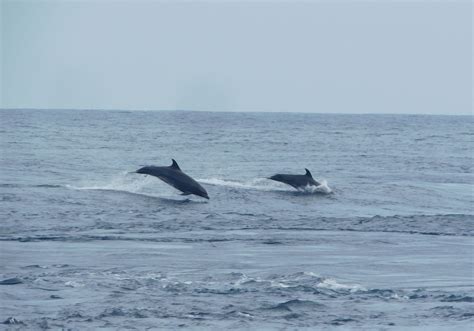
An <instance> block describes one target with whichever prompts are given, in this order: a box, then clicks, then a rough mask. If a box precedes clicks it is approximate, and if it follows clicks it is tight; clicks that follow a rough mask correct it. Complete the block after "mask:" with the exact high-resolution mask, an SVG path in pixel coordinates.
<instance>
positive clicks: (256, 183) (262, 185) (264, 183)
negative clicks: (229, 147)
mask: <svg viewBox="0 0 474 331" xmlns="http://www.w3.org/2000/svg"><path fill="white" fill-rule="evenodd" d="M198 182H200V183H203V184H208V185H216V186H226V187H233V188H241V189H249V190H260V191H275V190H277V191H286V190H287V189H286V188H285V186H284V185H283V184H279V183H276V182H271V181H269V180H267V179H266V178H254V179H251V180H247V181H236V180H225V179H221V178H203V179H198Z"/></svg>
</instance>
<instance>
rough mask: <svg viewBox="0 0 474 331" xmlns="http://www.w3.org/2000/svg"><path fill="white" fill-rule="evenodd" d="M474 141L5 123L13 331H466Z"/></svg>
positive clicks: (61, 117)
mask: <svg viewBox="0 0 474 331" xmlns="http://www.w3.org/2000/svg"><path fill="white" fill-rule="evenodd" d="M473 124H474V121H473V118H472V117H471V116H415V115H324V114H303V113H218V112H215V113H214V112H185V111H174V112H163V111H156V112H153V111H148V112H143V111H87V110H1V111H0V131H1V141H0V144H1V145H0V152H1V173H0V197H1V200H0V201H1V204H0V206H1V209H0V217H1V220H0V280H6V279H11V278H17V280H18V281H19V283H16V284H10V285H0V319H1V321H0V322H4V323H5V324H0V329H2V330H3V329H5V330H7V329H8V330H9V329H12V330H16V329H18V330H23V329H47V328H52V329H61V328H67V329H72V330H87V329H91V330H93V329H101V328H103V329H111V330H114V329H119V328H122V329H132V330H133V329H136V330H143V329H153V328H156V329H177V328H185V329H214V330H223V329H228V328H233V329H289V330H293V329H311V330H314V329H323V330H324V329H328V330H332V329H344V330H346V329H353V330H360V329H376V330H391V329H394V330H397V329H404V330H406V329H409V330H420V329H426V330H445V329H446V330H469V329H470V328H471V327H472V326H473V321H474V310H473V308H474V307H473V301H474V299H473V298H474V294H473V289H474V285H473V265H474V264H473V244H474V241H473V236H474V227H473V220H474V211H473V200H474V198H473V182H474V176H473V170H474V164H473V147H474V144H473V140H474V130H473V129H474V125H473ZM171 158H174V159H176V161H177V162H178V164H179V166H180V167H181V169H182V170H183V171H184V172H185V173H187V174H189V175H190V176H192V177H193V178H195V179H196V180H197V181H199V182H200V183H201V185H202V186H203V187H204V188H205V189H206V190H207V191H208V193H209V196H210V200H209V201H208V200H205V199H202V198H199V197H196V196H181V195H179V193H180V192H178V191H176V190H175V189H174V188H172V187H170V186H168V185H167V184H165V183H164V182H162V181H160V180H159V179H157V178H155V177H152V176H143V175H139V174H135V173H133V171H135V170H136V169H138V168H139V167H140V166H142V165H157V166H166V165H170V164H171ZM304 168H308V169H309V170H310V171H311V172H312V174H313V176H314V178H315V179H316V180H317V181H318V182H320V183H321V184H322V185H321V186H320V187H317V188H314V187H313V188H308V189H307V190H302V191H296V190H294V189H293V188H292V187H290V186H286V185H284V184H282V183H278V182H273V181H270V180H268V179H267V177H269V176H271V175H274V174H276V173H293V174H304V172H305V171H304Z"/></svg>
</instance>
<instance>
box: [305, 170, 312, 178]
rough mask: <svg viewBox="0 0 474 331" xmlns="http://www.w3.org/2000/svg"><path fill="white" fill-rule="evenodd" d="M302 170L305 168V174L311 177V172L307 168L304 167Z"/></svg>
mask: <svg viewBox="0 0 474 331" xmlns="http://www.w3.org/2000/svg"><path fill="white" fill-rule="evenodd" d="M304 170H306V176H308V177H311V178H313V176H312V175H311V172H309V170H308V169H306V168H304Z"/></svg>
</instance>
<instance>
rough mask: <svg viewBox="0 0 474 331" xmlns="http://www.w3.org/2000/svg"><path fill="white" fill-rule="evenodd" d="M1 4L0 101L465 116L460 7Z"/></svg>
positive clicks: (466, 21) (467, 91)
mask: <svg viewBox="0 0 474 331" xmlns="http://www.w3.org/2000/svg"><path fill="white" fill-rule="evenodd" d="M0 1H1V4H2V6H1V20H2V22H1V27H2V33H1V37H2V38H1V42H2V44H1V63H2V72H1V78H2V80H1V83H2V85H1V87H0V91H1V96H0V97H1V102H0V104H1V107H3V108H74V109H77V108H81V109H82V108H86V109H89V108H96V109H149V110H151V109H187V110H219V111H229V110H231V111H290V112H292V111H298V112H317V113H333V112H337V113H432V114H469V113H470V112H471V110H472V102H473V99H472V56H473V54H472V15H473V9H472V3H471V1H441V2H433V1H377V2H376V1H304V2H303V1H301V2H294V1H291V2H290V1H288V2H286V1H260V2H252V1H235V2H230V1H220V2H217V1H193V2H185V1H131V0H130V1H106V0H102V1H100V0H97V1H66V0H63V1H53V0H51V1H33V0H31V1H18V0H17V1H9V0H0Z"/></svg>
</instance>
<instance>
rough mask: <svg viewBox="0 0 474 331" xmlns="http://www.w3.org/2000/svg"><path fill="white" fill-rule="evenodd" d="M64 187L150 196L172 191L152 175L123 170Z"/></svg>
mask: <svg viewBox="0 0 474 331" xmlns="http://www.w3.org/2000/svg"><path fill="white" fill-rule="evenodd" d="M66 187H67V188H71V189H75V190H107V191H119V192H127V193H135V194H145V195H151V196H163V193H165V194H171V193H173V192H172V189H171V188H170V187H167V186H166V185H160V183H159V181H158V180H157V178H154V177H153V176H135V175H133V174H131V173H128V172H124V173H122V174H120V175H117V176H115V177H113V178H111V179H109V180H107V181H104V182H97V181H95V182H93V183H91V182H88V181H83V182H82V183H79V184H78V185H66Z"/></svg>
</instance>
